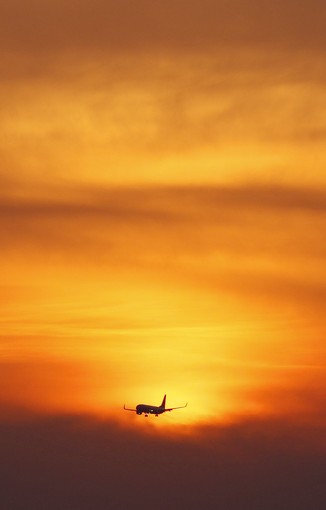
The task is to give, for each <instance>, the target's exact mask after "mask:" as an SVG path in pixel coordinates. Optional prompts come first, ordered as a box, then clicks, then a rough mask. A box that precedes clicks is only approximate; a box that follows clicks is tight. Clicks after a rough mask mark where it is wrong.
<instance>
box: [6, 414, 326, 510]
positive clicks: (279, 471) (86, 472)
mask: <svg viewBox="0 0 326 510" xmlns="http://www.w3.org/2000/svg"><path fill="white" fill-rule="evenodd" d="M163 427H164V423H163V422H162V428H163ZM145 429H147V433H143V432H140V431H139V429H138V427H137V428H136V429H133V428H122V427H119V426H118V425H116V424H114V423H112V422H100V423H99V422H96V421H92V420H90V419H88V418H85V417H76V416H75V417H73V416H70V417H67V416H66V417H62V416H55V417H35V418H32V419H28V420H23V421H19V422H18V421H15V422H8V421H6V422H3V423H1V424H0V445H1V446H0V455H1V464H0V480H1V482H0V483H1V487H0V507H1V508H3V509H10V510H35V509H46V510H58V509H60V510H102V509H106V508H108V509H127V508H133V509H136V510H137V509H144V508H145V509H147V508H156V509H159V510H160V509H167V508H187V509H198V508H205V509H217V508H218V509H225V510H226V509H227V510H238V509H242V510H247V509H248V510H249V509H251V510H272V509H273V510H274V509H275V508H277V509H283V508H284V509H287V510H292V509H293V510H301V509H302V510H306V509H308V508H315V509H317V508H325V507H326V491H325V485H324V479H325V472H326V455H325V443H324V444H323V441H324V440H323V437H324V433H325V428H324V427H322V426H318V425H317V426H314V427H311V426H305V425H301V426H299V425H298V424H296V423H284V422H280V421H278V420H275V421H268V422H266V421H265V422H264V421H246V422H242V423H238V424H234V425H229V426H223V427H221V426H216V427H213V426H204V427H201V428H198V429H196V433H195V434H194V435H185V436H174V437H166V436H163V435H162V434H160V433H159V432H158V430H157V429H156V428H153V429H152V428H151V427H149V428H148V425H147V424H146V426H145ZM148 432H149V433H148ZM322 445H323V448H322Z"/></svg>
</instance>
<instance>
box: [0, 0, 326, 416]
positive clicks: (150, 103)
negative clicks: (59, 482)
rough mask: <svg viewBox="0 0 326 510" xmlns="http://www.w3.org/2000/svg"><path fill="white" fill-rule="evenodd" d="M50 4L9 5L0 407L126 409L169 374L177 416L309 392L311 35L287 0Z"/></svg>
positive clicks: (321, 269)
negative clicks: (271, 3) (270, 2)
mask: <svg viewBox="0 0 326 510" xmlns="http://www.w3.org/2000/svg"><path fill="white" fill-rule="evenodd" d="M263 3H264V2H263ZM265 3H266V2H265ZM61 4H62V3H60V2H51V1H49V2H46V3H45V5H44V4H42V16H41V17H37V16H36V15H35V16H34V17H33V16H32V17H30V18H29V20H30V23H31V24H29V22H28V21H27V20H26V18H25V17H24V16H23V15H21V16H19V17H18V18H16V15H17V12H20V10H21V8H22V5H20V2H19V0H17V1H16V2H13V3H12V2H11V3H8V5H6V6H5V8H4V10H5V16H4V17H3V19H4V20H7V24H6V22H4V24H3V26H4V30H3V31H2V32H1V33H2V35H1V42H2V45H3V48H4V59H3V62H2V64H1V66H2V68H3V69H6V73H5V78H4V79H3V80H2V81H1V84H0V91H1V97H2V98H3V99H2V105H1V141H0V150H1V153H0V162H1V170H0V182H1V191H0V194H1V219H0V226H1V253H0V262H1V318H0V320H1V337H0V353H1V372H2V381H3V384H2V387H1V390H0V408H2V407H3V409H4V412H6V413H7V412H10V411H8V409H9V410H10V409H11V408H12V409H17V408H24V409H26V408H27V409H29V408H30V409H37V410H38V411H41V412H46V413H51V412H81V413H86V414H87V413H91V414H95V415H100V416H112V417H113V418H114V419H116V420H119V421H120V420H129V419H130V416H125V415H124V414H123V413H122V411H121V410H122V406H123V404H124V403H125V402H128V403H130V404H131V405H135V404H137V403H138V402H139V401H149V402H152V403H159V402H160V400H161V398H162V395H163V394H164V393H167V394H168V399H169V402H170V405H179V404H183V403H184V402H186V401H189V407H188V408H187V409H186V410H185V411H183V412H178V413H174V414H173V415H172V414H171V415H169V416H164V417H162V419H166V421H168V422H169V423H175V424H188V425H192V426H194V425H199V424H201V423H210V424H211V423H216V422H223V421H225V420H232V419H234V420H236V419H237V417H238V416H252V415H258V416H261V415H264V416H265V415H269V414H280V415H283V414H284V413H285V414H286V415H288V414H289V415H291V414H292V413H294V414H295V413H298V412H301V411H304V410H305V409H307V408H309V409H310V410H311V402H310V400H309V398H308V399H307V392H308V393H309V391H310V392H314V391H315V390H316V388H318V387H321V386H323V385H325V382H326V380H325V373H326V372H325V367H326V350H325V342H324V336H325V319H324V318H323V315H324V305H325V285H326V272H325V263H324V260H325V249H326V244H325V235H324V232H325V227H326V222H325V210H326V189H325V186H326V173H325V163H326V149H325V142H324V134H325V129H326V114H325V112H326V109H325V106H326V92H325V71H324V66H323V65H322V64H323V51H324V46H323V45H324V41H322V40H320V39H318V37H317V36H316V39H315V44H313V43H312V42H311V40H310V39H309V38H306V33H304V34H303V33H301V32H300V27H301V25H300V23H299V22H298V20H297V19H296V18H295V20H294V21H293V18H292V15H291V13H292V11H293V9H294V7H293V5H292V3H291V2H290V3H289V5H288V9H285V11H284V12H282V16H281V17H280V16H277V13H278V9H279V8H280V7H279V6H275V12H274V11H273V12H269V8H268V6H267V4H266V5H265V8H266V10H267V11H266V12H265V10H263V9H262V8H261V7H260V8H259V9H258V8H257V10H255V9H254V10H253V11H252V13H251V15H250V16H249V17H247V16H248V13H247V12H244V11H243V8H242V7H241V6H240V4H239V5H237V9H238V13H239V18H237V17H233V18H232V21H231V19H230V17H229V15H230V10H229V6H228V4H227V3H225V2H221V3H220V4H221V5H220V6H219V9H220V16H219V17H218V18H217V17H216V15H215V14H214V15H213V11H214V9H213V2H210V1H209V0H207V1H205V2H204V4H203V5H201V7H200V8H199V6H198V5H197V3H196V2H190V3H188V5H187V13H185V11H184V7H183V2H173V3H171V2H167V6H163V4H162V6H161V8H158V10H157V11H156V10H153V9H151V8H150V6H149V4H148V2H147V1H145V0H144V1H142V2H140V5H139V6H138V7H139V10H138V7H137V10H135V7H134V6H133V5H131V4H132V3H130V2H121V4H126V5H125V7H126V6H127V7H128V8H127V9H124V8H123V6H122V7H121V6H118V5H115V3H114V2H101V0H98V1H96V2H95V4H96V5H94V6H92V9H91V11H90V9H89V6H88V5H87V2H81V5H80V6H79V11H78V16H77V11H76V7H75V5H74V4H71V5H70V6H68V7H67V12H66V15H63V12H64V11H65V9H66V7H65V6H64V5H63V4H62V5H61ZM253 5H254V4H253ZM253 5H252V6H253ZM255 7H256V6H255ZM28 8H29V10H30V13H31V12H34V14H35V13H37V12H39V9H41V7H40V5H39V2H38V1H37V0H35V1H32V2H31V5H29V7H28ZM319 8H320V9H322V10H323V12H324V10H325V9H324V7H322V6H321V5H320V6H319ZM23 10H24V9H23ZM249 11H250V9H249ZM139 12H143V16H140V14H139ZM214 12H215V11H214ZM298 12H301V11H300V9H299V11H298ZM15 13H16V14H15ZM94 13H96V19H97V21H96V23H95V18H94V17H93V16H94V15H95V14H94ZM279 14H280V13H279ZM211 16H213V18H211ZM284 18H285V19H286V20H288V21H289V20H290V19H291V22H292V23H293V25H291V27H292V28H291V29H290V30H288V29H286V30H285V27H284V26H283V25H282V24H281V25H279V26H278V24H277V23H278V20H279V19H283V20H284ZM68 19H70V23H71V25H70V23H68V22H67V20H68ZM212 19H214V20H215V23H216V25H215V24H214V23H213V21H212ZM309 19H310V18H309ZM313 19H314V21H315V22H316V23H317V27H318V26H319V25H318V20H319V17H316V18H315V17H314V18H313ZM13 20H16V22H17V24H16V23H15V22H14V21H13ZM58 20H60V23H59V26H60V30H58V28H57V25H56V23H58V22H59V21H58ZM100 20H102V21H100ZM104 20H105V22H104ZM223 20H224V21H223ZM94 23H95V25H94ZM175 23H176V25H175ZM183 23H184V30H180V31H179V26H183ZM121 24H122V26H123V27H124V29H123V30H122V33H121V32H120V30H118V29H117V26H120V25H121ZM265 25H266V26H268V27H269V29H268V30H266V31H262V30H261V28H259V27H261V26H265ZM8 26H11V29H10V30H8ZM95 26H96V30H94V27H95ZM309 26H310V25H309ZM309 26H308V27H307V30H308V32H309ZM155 27H156V29H155ZM177 27H178V28H177ZM245 27H247V28H245ZM255 27H256V28H255ZM313 33H314V34H315V31H314V32H313ZM81 34H83V36H82V37H80V35H81ZM191 34H192V35H191ZM194 34H196V36H194ZM223 34H224V35H223ZM308 39H309V40H310V43H311V44H310V45H309V44H308V42H307V41H308ZM254 43H256V44H254ZM304 43H306V44H307V46H306V47H305V49H303V47H304ZM7 66H8V67H7ZM301 390H302V391H301ZM303 390H304V391H303ZM281 391H282V392H283V398H284V401H286V402H287V405H283V403H282V402H280V398H279V396H280V392H281ZM300 393H301V395H302V397H299V395H300ZM317 400H318V399H317ZM288 402H292V404H291V405H289V404H288ZM317 408H318V406H316V409H314V410H311V413H312V420H314V419H315V418H316V417H315V415H314V413H317V414H318V409H317Z"/></svg>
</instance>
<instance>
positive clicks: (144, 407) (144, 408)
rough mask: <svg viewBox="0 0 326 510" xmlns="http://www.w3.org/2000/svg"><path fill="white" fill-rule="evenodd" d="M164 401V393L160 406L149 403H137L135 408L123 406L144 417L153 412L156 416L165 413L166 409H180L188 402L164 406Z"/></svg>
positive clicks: (126, 409)
mask: <svg viewBox="0 0 326 510" xmlns="http://www.w3.org/2000/svg"><path fill="white" fill-rule="evenodd" d="M165 401H166V395H164V397H163V400H162V404H161V405H160V406H151V405H149V404H138V405H137V406H136V409H130V408H129V407H126V405H124V406H123V408H124V410H125V411H134V412H135V413H136V414H143V413H144V414H145V416H146V418H147V416H148V415H149V414H155V416H156V417H157V416H158V415H159V414H163V413H166V412H167V411H173V409H182V408H183V407H187V405H188V402H187V403H186V405H184V406H179V407H170V408H166V407H165Z"/></svg>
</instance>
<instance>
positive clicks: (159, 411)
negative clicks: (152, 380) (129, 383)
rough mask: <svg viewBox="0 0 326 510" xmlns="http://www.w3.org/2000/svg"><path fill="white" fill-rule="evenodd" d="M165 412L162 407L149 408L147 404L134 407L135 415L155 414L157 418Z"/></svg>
mask: <svg viewBox="0 0 326 510" xmlns="http://www.w3.org/2000/svg"><path fill="white" fill-rule="evenodd" d="M164 412H165V409H164V407H161V406H150V405H148V404H138V406H136V413H137V414H143V413H144V414H145V415H147V414H155V416H158V415H159V414H162V413H164Z"/></svg>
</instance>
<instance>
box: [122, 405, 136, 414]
mask: <svg viewBox="0 0 326 510" xmlns="http://www.w3.org/2000/svg"><path fill="white" fill-rule="evenodd" d="M123 408H124V410H125V411H134V412H135V413H136V412H137V410H136V409H130V408H129V407H126V405H124V406H123Z"/></svg>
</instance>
